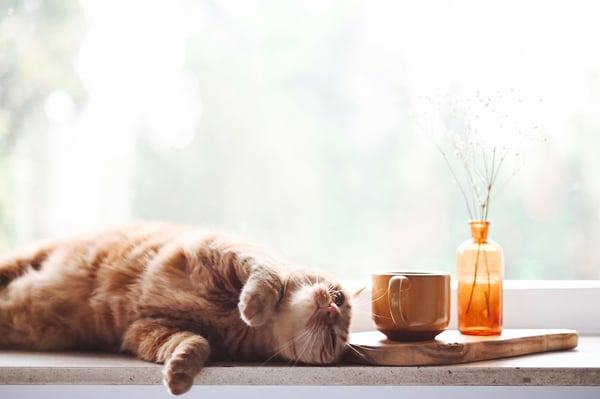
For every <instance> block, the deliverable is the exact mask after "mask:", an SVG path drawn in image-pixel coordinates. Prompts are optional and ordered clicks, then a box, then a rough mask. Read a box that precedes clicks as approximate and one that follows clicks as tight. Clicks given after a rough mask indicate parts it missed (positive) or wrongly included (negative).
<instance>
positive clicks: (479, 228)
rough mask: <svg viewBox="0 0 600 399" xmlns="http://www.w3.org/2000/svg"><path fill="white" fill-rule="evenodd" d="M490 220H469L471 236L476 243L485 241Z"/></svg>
mask: <svg viewBox="0 0 600 399" xmlns="http://www.w3.org/2000/svg"><path fill="white" fill-rule="evenodd" d="M490 224H491V223H490V222H489V221H487V220H471V221H470V222H469V227H470V228H471V237H473V241H475V242H476V243H478V244H483V243H486V242H487V239H488V232H489V230H490Z"/></svg>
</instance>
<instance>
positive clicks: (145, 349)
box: [121, 318, 210, 395]
mask: <svg viewBox="0 0 600 399" xmlns="http://www.w3.org/2000/svg"><path fill="white" fill-rule="evenodd" d="M121 349H122V350H123V351H128V352H132V353H134V354H135V355H137V356H138V357H139V358H140V359H143V360H147V361H151V362H155V363H163V364H164V365H165V366H164V369H163V373H164V383H165V385H166V386H167V388H168V389H169V391H170V392H171V393H172V394H174V395H180V394H182V393H185V392H187V391H189V390H190V388H191V387H192V385H193V383H194V378H195V377H196V375H197V374H198V373H199V372H200V370H201V369H202V367H203V366H204V364H205V363H206V361H207V360H208V358H209V356H210V345H209V343H208V341H207V340H206V338H204V337H202V336H201V335H198V334H195V333H193V332H190V331H186V330H185V329H182V328H180V327H178V326H176V325H175V324H174V323H173V321H172V320H169V319H162V318H144V319H140V320H137V321H136V322H134V323H133V324H132V325H131V326H130V327H129V328H128V329H127V331H126V332H125V335H124V337H123V343H122V345H121Z"/></svg>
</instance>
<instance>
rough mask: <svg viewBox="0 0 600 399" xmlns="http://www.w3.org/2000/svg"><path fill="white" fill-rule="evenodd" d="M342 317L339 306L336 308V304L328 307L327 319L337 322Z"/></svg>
mask: <svg viewBox="0 0 600 399" xmlns="http://www.w3.org/2000/svg"><path fill="white" fill-rule="evenodd" d="M339 316H340V312H339V310H338V308H337V306H335V305H334V304H330V305H329V306H327V317H328V318H329V319H331V320H337V318H338V317H339Z"/></svg>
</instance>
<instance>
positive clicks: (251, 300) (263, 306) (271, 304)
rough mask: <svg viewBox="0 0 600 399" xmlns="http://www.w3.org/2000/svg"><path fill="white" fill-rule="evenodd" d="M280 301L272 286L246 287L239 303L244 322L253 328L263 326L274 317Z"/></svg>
mask: <svg viewBox="0 0 600 399" xmlns="http://www.w3.org/2000/svg"><path fill="white" fill-rule="evenodd" d="M278 301H279V293H278V292H277V291H276V290H275V289H273V287H271V286H268V285H265V286H263V287H258V286H255V287H252V288H249V287H245V288H244V289H243V290H242V294H241V295H240V302H239V303H238V308H239V310H240V315H241V317H242V320H244V322H245V323H246V324H248V325H249V326H251V327H258V326H262V325H263V324H265V323H266V322H267V321H268V320H269V319H270V318H271V317H272V316H273V312H274V310H275V306H276V305H277V302H278Z"/></svg>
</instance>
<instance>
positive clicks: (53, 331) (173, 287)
mask: <svg viewBox="0 0 600 399" xmlns="http://www.w3.org/2000/svg"><path fill="white" fill-rule="evenodd" d="M348 299H349V296H348V294H347V293H346V292H345V291H344V290H343V289H342V287H341V286H340V285H339V284H338V283H336V282H335V281H333V280H331V279H330V278H329V277H327V276H326V275H324V274H322V273H320V272H317V271H308V270H305V269H303V268H291V267H289V266H288V265H285V264H282V263H281V262H280V261H278V260H275V259H274V258H272V257H270V256H268V255H267V254H265V253H264V252H261V251H259V250H258V249H256V248H254V247H252V246H250V245H248V244H243V243H240V242H238V241H236V240H234V239H232V238H230V237H227V236H224V235H222V234H216V233H212V232H209V231H204V230H199V229H195V228H191V227H186V226H174V225H166V224H155V223H139V224H135V225H131V226H127V227H125V228H122V229H116V230H111V231H105V232H102V233H99V234H95V235H90V236H85V237H84V236H80V237H75V238H71V239H64V240H53V241H47V242H42V243H39V244H37V245H34V246H32V247H30V248H27V249H23V250H21V251H16V252H13V253H10V254H6V255H4V256H2V257H0V348H15V349H36V350H60V349H95V350H104V351H124V352H131V353H133V354H135V355H136V356H138V357H139V358H141V359H144V360H147V361H151V362H157V363H164V364H165V366H164V376H165V377H164V381H165V384H166V385H167V387H168V388H169V390H170V391H171V392H172V393H174V394H181V393H184V392H186V391H188V390H189V389H190V388H191V386H192V383H193V380H194V377H195V376H196V375H197V374H198V372H199V371H200V369H201V368H202V367H203V366H204V364H205V363H206V362H207V361H208V360H209V358H210V359H239V360H267V359H271V358H279V359H283V360H288V361H293V362H302V363H308V364H326V363H333V362H336V361H337V360H338V359H339V358H340V356H341V354H342V353H343V351H344V350H345V348H346V346H347V341H348V336H349V331H348V329H349V324H350V316H351V306H350V303H349V302H348Z"/></svg>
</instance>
